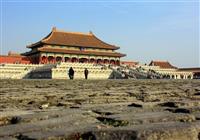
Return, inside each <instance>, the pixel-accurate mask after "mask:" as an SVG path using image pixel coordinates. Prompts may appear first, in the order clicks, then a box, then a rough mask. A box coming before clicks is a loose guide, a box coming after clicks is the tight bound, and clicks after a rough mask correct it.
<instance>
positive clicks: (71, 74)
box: [68, 67, 89, 80]
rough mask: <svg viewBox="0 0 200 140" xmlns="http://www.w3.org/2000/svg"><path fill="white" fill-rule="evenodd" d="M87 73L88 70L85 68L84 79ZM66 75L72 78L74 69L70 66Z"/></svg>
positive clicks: (86, 77)
mask: <svg viewBox="0 0 200 140" xmlns="http://www.w3.org/2000/svg"><path fill="white" fill-rule="evenodd" d="M88 74H89V71H88V69H87V68H85V70H84V75H85V79H88ZM68 75H69V79H71V80H72V79H74V69H73V68H72V67H70V69H69V72H68Z"/></svg>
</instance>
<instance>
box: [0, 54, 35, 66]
mask: <svg viewBox="0 0 200 140" xmlns="http://www.w3.org/2000/svg"><path fill="white" fill-rule="evenodd" d="M0 63H12V64H14V63H21V64H30V63H31V62H30V60H29V58H28V57H26V56H7V55H0Z"/></svg>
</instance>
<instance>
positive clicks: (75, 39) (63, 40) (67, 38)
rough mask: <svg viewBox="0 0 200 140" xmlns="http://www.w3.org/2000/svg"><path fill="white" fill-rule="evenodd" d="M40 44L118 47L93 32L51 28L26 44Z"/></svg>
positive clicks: (35, 45)
mask: <svg viewBox="0 0 200 140" xmlns="http://www.w3.org/2000/svg"><path fill="white" fill-rule="evenodd" d="M41 44H49V45H63V46H65V45H66V46H78V47H90V48H102V49H112V50H117V49H119V47H117V46H115V45H110V44H108V43H105V42H103V41H102V40H100V39H98V38H97V37H96V36H95V35H94V34H93V33H91V32H90V33H88V34H84V33H76V32H65V31H59V30H57V29H56V28H53V30H52V32H51V33H50V34H49V35H47V36H46V37H45V38H43V39H42V40H41V41H39V42H37V43H34V44H31V45H29V46H27V47H28V48H33V47H37V46H38V45H41Z"/></svg>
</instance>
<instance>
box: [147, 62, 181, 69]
mask: <svg viewBox="0 0 200 140" xmlns="http://www.w3.org/2000/svg"><path fill="white" fill-rule="evenodd" d="M149 66H159V67H160V68H162V69H177V67H175V66H173V65H171V64H170V63H169V62H168V61H151V62H150V64H149Z"/></svg>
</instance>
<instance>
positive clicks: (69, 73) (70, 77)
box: [68, 67, 74, 80]
mask: <svg viewBox="0 0 200 140" xmlns="http://www.w3.org/2000/svg"><path fill="white" fill-rule="evenodd" d="M68 75H69V79H71V80H73V79H74V70H73V68H72V67H70V69H69V72H68Z"/></svg>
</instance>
